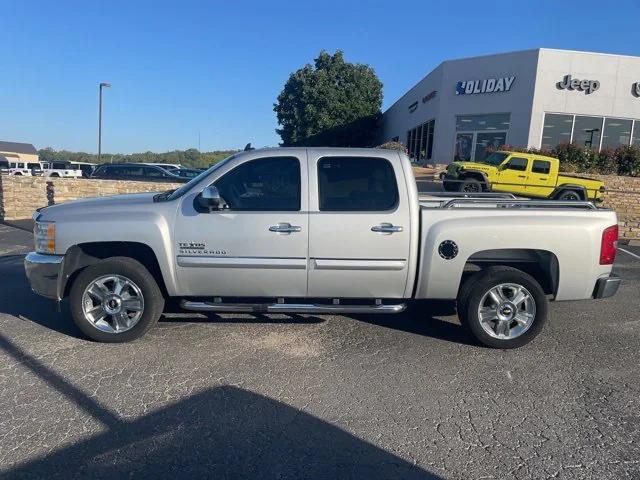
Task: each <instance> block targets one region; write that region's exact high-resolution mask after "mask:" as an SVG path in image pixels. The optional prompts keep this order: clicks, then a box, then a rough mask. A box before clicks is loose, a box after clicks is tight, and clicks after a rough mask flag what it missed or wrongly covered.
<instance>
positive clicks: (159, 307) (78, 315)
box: [69, 257, 164, 343]
mask: <svg viewBox="0 0 640 480" xmlns="http://www.w3.org/2000/svg"><path fill="white" fill-rule="evenodd" d="M104 275H121V276H124V277H127V278H129V279H131V280H132V281H133V282H135V284H136V285H137V286H138V287H139V288H140V290H141V292H142V295H143V298H144V309H143V312H142V316H141V317H140V319H139V320H138V323H137V324H135V326H133V327H132V328H131V329H130V330H126V331H124V332H120V333H110V332H104V331H101V330H99V329H98V328H96V327H95V326H94V325H93V324H92V323H91V322H90V321H89V320H87V319H86V318H85V315H84V312H83V308H82V296H83V294H84V291H85V289H86V288H87V286H88V285H89V284H90V283H91V282H93V281H94V280H95V279H97V278H98V277H101V276H104ZM69 303H70V305H69V306H70V309H71V315H72V317H73V321H74V322H75V324H76V325H77V326H78V328H79V329H80V330H82V333H84V334H85V335H86V336H87V337H89V338H90V339H92V340H95V341H97V342H104V343H124V342H130V341H132V340H135V339H137V338H140V337H142V336H143V335H144V334H145V333H146V332H147V331H148V330H149V329H150V328H151V327H153V326H154V325H155V324H156V322H157V321H158V319H159V318H160V315H161V314H162V311H163V309H164V297H163V295H162V292H161V291H160V288H158V284H157V282H156V281H155V279H154V278H153V276H152V275H151V274H150V273H149V271H148V270H147V269H146V268H145V267H144V265H142V264H141V263H140V262H138V261H137V260H134V259H132V258H129V257H111V258H107V259H104V260H101V261H100V262H98V263H96V264H94V265H91V266H89V267H87V268H85V269H84V270H82V272H80V274H79V275H78V278H76V280H75V281H74V282H73V285H72V286H71V293H70V295H69Z"/></svg>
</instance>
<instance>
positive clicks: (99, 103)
mask: <svg viewBox="0 0 640 480" xmlns="http://www.w3.org/2000/svg"><path fill="white" fill-rule="evenodd" d="M110 86H111V84H110V83H105V82H101V83H100V95H99V100H98V163H100V161H101V157H102V89H103V88H105V87H110ZM111 160H112V161H113V158H111Z"/></svg>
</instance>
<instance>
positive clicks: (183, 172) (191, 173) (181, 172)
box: [171, 168, 203, 179]
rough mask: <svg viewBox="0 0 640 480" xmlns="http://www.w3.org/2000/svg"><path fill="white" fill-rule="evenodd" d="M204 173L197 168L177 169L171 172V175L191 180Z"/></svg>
mask: <svg viewBox="0 0 640 480" xmlns="http://www.w3.org/2000/svg"><path fill="white" fill-rule="evenodd" d="M202 172H203V170H200V169H197V168H177V169H175V170H171V173H173V174H175V175H178V176H179V177H184V178H189V179H191V178H195V177H197V176H198V175H200V174H201V173H202Z"/></svg>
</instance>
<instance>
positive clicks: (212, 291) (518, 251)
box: [25, 148, 620, 348]
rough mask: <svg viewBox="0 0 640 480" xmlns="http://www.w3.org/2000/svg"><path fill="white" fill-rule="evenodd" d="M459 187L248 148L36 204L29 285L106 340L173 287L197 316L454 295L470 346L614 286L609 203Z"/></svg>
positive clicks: (531, 329) (536, 324) (503, 337)
mask: <svg viewBox="0 0 640 480" xmlns="http://www.w3.org/2000/svg"><path fill="white" fill-rule="evenodd" d="M455 196H457V197H458V198H442V197H431V198H429V199H425V200H423V201H421V200H420V198H419V197H418V191H417V187H416V182H415V180H414V176H413V172H412V170H411V163H410V162H409V158H408V157H407V156H406V155H405V154H403V153H401V152H397V151H392V150H373V149H337V148H308V149H307V148H287V149H284V148H283V149H265V150H251V151H246V152H240V153H237V154H234V155H232V156H231V157H229V158H227V159H226V160H224V161H222V162H220V163H217V164H216V165H215V166H213V167H211V168H210V169H209V170H208V171H206V172H205V173H204V174H202V175H201V176H199V177H197V178H195V179H193V180H191V181H190V182H189V183H187V184H185V185H182V186H181V187H180V188H178V189H176V190H169V191H167V192H164V193H155V194H154V193H148V194H144V193H143V194H138V195H126V196H114V197H104V198H99V199H90V200H86V199H85V200H78V201H75V202H68V203H64V204H61V205H53V206H50V207H46V208H44V209H41V210H39V211H38V213H37V214H36V215H35V217H34V220H35V246H36V250H35V252H32V253H30V254H29V255H27V257H26V259H25V267H26V272H27V276H28V278H29V281H30V283H31V288H32V289H33V290H34V291H35V292H37V293H39V294H40V295H44V296H45V297H49V298H53V299H55V300H58V301H59V300H61V299H62V298H63V297H67V296H68V297H69V305H70V309H71V314H72V316H73V319H74V321H75V322H76V324H77V325H78V327H79V328H80V329H81V330H82V331H83V332H84V333H85V334H86V335H87V336H89V337H90V338H92V339H94V340H97V341H102V342H125V341H129V340H133V339H135V338H138V337H140V336H142V335H143V334H144V333H145V332H146V331H147V330H149V328H151V327H152V326H153V325H154V324H155V323H156V321H157V320H158V318H159V317H160V314H161V313H162V311H163V308H164V305H165V301H166V300H168V299H170V298H175V299H178V300H180V304H181V306H182V308H184V309H186V310H192V311H198V312H226V311H228V312H250V313H251V312H254V313H255V312H260V313H283V312H292V313H309V314H334V313H338V314H339V313H351V314H354V313H363V314H372V313H398V312H401V311H403V310H404V309H405V307H406V305H407V303H409V302H412V301H414V300H422V299H450V300H456V299H457V305H458V315H459V317H460V320H461V322H462V324H463V325H464V326H465V327H466V328H467V329H468V330H469V331H470V332H471V333H472V334H473V335H475V337H476V338H477V339H478V340H479V341H480V342H482V343H484V344H485V345H488V346H491V347H497V348H513V347H518V346H521V345H524V344H526V343H527V342H529V341H530V340H532V339H533V338H534V337H535V336H536V335H537V334H538V333H539V332H540V330H541V329H542V327H543V325H544V323H545V321H546V319H547V308H548V301H549V298H550V299H552V300H556V301H560V300H579V299H589V298H603V297H609V296H611V295H614V294H615V292H616V290H617V288H618V285H619V283H620V279H619V277H617V276H616V275H614V274H612V272H611V270H612V264H613V261H614V258H615V254H616V245H617V239H618V226H617V218H616V214H615V212H613V211H612V210H609V209H597V208H596V207H595V206H594V205H593V204H592V203H590V202H566V201H565V202H559V201H555V202H554V201H549V200H527V199H522V200H517V199H515V198H514V197H513V196H511V195H508V196H509V197H511V198H497V197H499V196H502V197H505V194H485V195H484V196H483V195H477V196H476V197H477V198H474V197H473V196H472V195H471V194H466V196H467V198H461V197H463V196H464V195H462V194H455V195H454V197H455ZM492 196H493V197H492ZM494 197H495V198H494ZM549 206H553V207H554V208H548V207H549ZM569 206H570V207H569ZM422 305H423V303H419V302H416V303H415V308H416V309H418V308H420V307H421V306H422ZM575 308H578V307H575ZM423 313H424V315H425V317H428V315H429V312H428V311H425V312H423ZM576 328H577V327H576Z"/></svg>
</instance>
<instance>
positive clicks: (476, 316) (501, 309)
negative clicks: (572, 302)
mask: <svg viewBox="0 0 640 480" xmlns="http://www.w3.org/2000/svg"><path fill="white" fill-rule="evenodd" d="M547 310H548V300H547V297H546V296H545V294H544V291H543V290H542V287H541V286H540V284H539V283H538V282H537V281H536V280H535V279H534V278H533V277H531V276H530V275H528V274H526V273H524V272H522V271H520V270H518V269H515V268H511V267H490V268H487V269H486V270H483V271H481V272H478V273H476V274H474V275H472V276H471V277H470V278H469V279H468V280H467V281H466V282H465V284H464V285H463V286H462V288H461V289H460V295H459V296H458V316H459V317H460V322H461V323H462V325H463V326H464V327H465V328H466V329H467V330H468V331H469V332H470V333H471V334H472V335H473V336H474V337H475V338H476V339H477V340H478V341H480V342H481V343H482V344H484V345H486V346H488V347H493V348H504V349H506V348H517V347H521V346H523V345H526V344H527V343H529V342H530V341H531V340H533V339H534V338H535V337H536V336H537V335H538V334H539V333H540V331H541V330H542V327H543V326H544V324H545V322H546V320H547Z"/></svg>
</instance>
